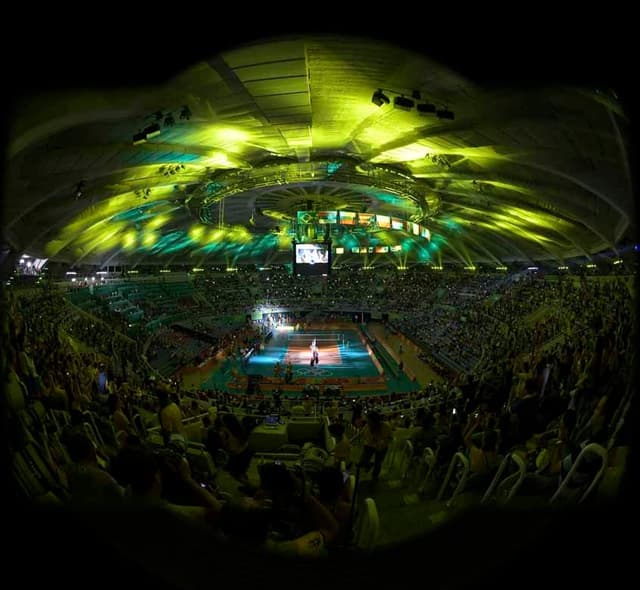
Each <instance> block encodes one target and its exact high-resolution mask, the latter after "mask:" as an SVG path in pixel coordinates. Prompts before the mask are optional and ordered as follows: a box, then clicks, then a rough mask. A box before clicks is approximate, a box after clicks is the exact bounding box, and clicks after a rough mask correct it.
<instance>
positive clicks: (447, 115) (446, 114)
mask: <svg viewBox="0 0 640 590" xmlns="http://www.w3.org/2000/svg"><path fill="white" fill-rule="evenodd" d="M436 115H437V116H438V119H449V120H451V121H453V119H454V118H455V115H454V114H453V113H452V112H451V111H450V110H449V109H447V108H444V109H440V110H439V111H436Z"/></svg>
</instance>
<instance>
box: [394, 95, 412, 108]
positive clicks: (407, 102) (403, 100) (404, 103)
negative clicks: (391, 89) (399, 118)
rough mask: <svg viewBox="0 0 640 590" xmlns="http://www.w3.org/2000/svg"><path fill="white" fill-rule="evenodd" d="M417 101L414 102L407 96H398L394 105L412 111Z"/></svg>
mask: <svg viewBox="0 0 640 590" xmlns="http://www.w3.org/2000/svg"><path fill="white" fill-rule="evenodd" d="M415 104H416V103H415V102H413V101H412V100H411V99H410V98H407V97H406V96H396V97H395V98H394V99H393V106H394V107H395V108H396V109H400V110H402V111H410V110H411V109H412V108H413V107H414V106H415Z"/></svg>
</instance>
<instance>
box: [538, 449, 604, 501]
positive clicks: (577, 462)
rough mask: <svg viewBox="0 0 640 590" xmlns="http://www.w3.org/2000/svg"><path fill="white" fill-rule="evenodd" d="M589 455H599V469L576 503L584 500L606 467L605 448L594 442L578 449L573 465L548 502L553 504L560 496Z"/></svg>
mask: <svg viewBox="0 0 640 590" xmlns="http://www.w3.org/2000/svg"><path fill="white" fill-rule="evenodd" d="M589 455H597V456H598V457H600V461H601V463H600V469H598V471H597V473H596V474H595V475H594V476H593V479H592V480H591V483H590V484H589V487H588V488H587V489H586V491H585V492H584V494H582V496H581V497H580V500H578V503H580V502H584V500H585V499H586V498H587V496H589V494H590V493H591V491H592V490H593V488H595V486H596V485H597V483H598V482H599V481H600V479H601V478H602V475H603V474H604V472H605V470H606V468H607V462H608V453H607V449H605V448H604V447H603V446H601V445H599V444H596V443H591V444H588V445H586V446H585V447H584V448H583V449H582V451H580V454H579V455H578V458H577V459H576V460H575V462H574V464H573V466H572V467H571V469H570V470H569V473H567V475H566V477H565V478H564V479H563V480H562V483H561V484H560V487H559V488H558V489H557V491H556V493H555V494H553V496H551V500H549V502H550V503H552V504H553V502H555V501H556V500H557V499H558V497H560V496H561V495H562V493H563V492H564V491H565V490H566V489H567V486H568V485H569V483H570V482H571V479H572V478H573V476H574V475H575V473H576V471H577V470H578V467H579V466H580V464H581V463H583V462H584V460H585V459H586V458H587V457H588V456H589Z"/></svg>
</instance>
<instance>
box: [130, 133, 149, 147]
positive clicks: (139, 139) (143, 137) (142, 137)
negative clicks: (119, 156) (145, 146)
mask: <svg viewBox="0 0 640 590" xmlns="http://www.w3.org/2000/svg"><path fill="white" fill-rule="evenodd" d="M146 141H147V134H146V133H145V132H144V131H141V132H140V133H136V134H135V135H134V136H133V145H140V144H141V143H145V142H146Z"/></svg>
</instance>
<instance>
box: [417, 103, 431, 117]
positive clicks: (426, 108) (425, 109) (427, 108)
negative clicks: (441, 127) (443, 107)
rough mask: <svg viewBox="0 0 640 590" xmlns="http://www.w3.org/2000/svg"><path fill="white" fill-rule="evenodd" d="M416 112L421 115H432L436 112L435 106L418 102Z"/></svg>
mask: <svg viewBox="0 0 640 590" xmlns="http://www.w3.org/2000/svg"><path fill="white" fill-rule="evenodd" d="M416 110H417V111H418V112H419V113H422V114H434V113H435V112H436V105H434V104H430V103H428V102H420V103H418V104H417V105H416Z"/></svg>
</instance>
